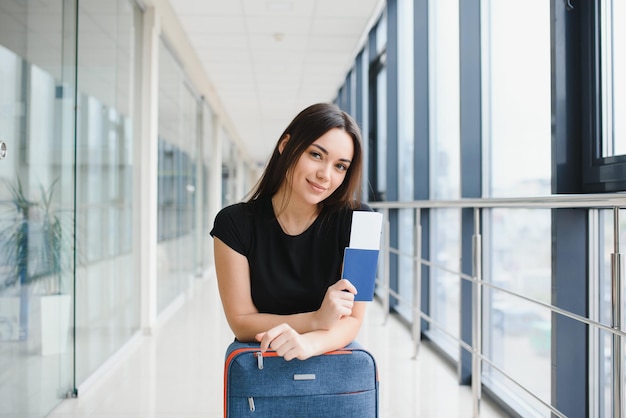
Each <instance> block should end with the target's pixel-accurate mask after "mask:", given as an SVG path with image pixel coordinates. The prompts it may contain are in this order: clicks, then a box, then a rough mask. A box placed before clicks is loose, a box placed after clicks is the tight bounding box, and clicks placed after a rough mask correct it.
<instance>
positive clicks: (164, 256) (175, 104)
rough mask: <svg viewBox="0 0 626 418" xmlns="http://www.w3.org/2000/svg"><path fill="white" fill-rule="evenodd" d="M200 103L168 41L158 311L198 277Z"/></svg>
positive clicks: (162, 96)
mask: <svg viewBox="0 0 626 418" xmlns="http://www.w3.org/2000/svg"><path fill="white" fill-rule="evenodd" d="M198 114H199V100H198V99H197V98H196V97H195V95H194V94H193V93H192V91H191V89H190V87H189V86H188V84H187V81H186V76H185V73H184V71H183V69H182V68H181V66H180V64H179V62H178V61H177V58H176V56H175V55H174V54H173V53H172V51H171V49H170V48H169V47H168V46H167V44H166V42H165V40H163V39H162V40H161V42H160V45H159V139H158V140H159V152H158V153H159V156H158V216H157V219H158V221H157V222H158V228H157V230H158V232H157V234H158V242H159V245H158V255H157V262H158V265H157V298H158V304H157V310H158V312H162V311H163V310H164V309H165V308H166V307H168V306H169V305H170V304H171V303H172V302H174V301H175V299H176V298H177V297H178V296H180V295H182V293H183V292H184V291H185V290H186V289H187V288H189V286H190V284H191V279H193V277H194V275H195V266H196V264H197V261H196V259H195V258H196V256H197V254H196V251H195V249H194V244H195V239H196V228H197V225H196V223H197V219H196V210H197V207H196V205H195V200H196V194H197V193H196V184H197V178H196V176H197V171H196V166H197V164H198V161H197V158H198V156H197V145H198V133H199V127H198V122H199V121H198Z"/></svg>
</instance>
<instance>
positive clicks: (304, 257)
mask: <svg viewBox="0 0 626 418" xmlns="http://www.w3.org/2000/svg"><path fill="white" fill-rule="evenodd" d="M362 165H363V156H362V150H361V134H360V131H359V128H358V126H357V124H356V123H355V122H354V120H353V119H352V118H351V117H350V116H349V115H348V114H346V113H345V112H343V111H341V110H340V109H339V108H338V107H336V106H335V105H332V104H327V103H319V104H315V105H312V106H310V107H308V108H306V109H304V110H303V111H302V112H300V114H298V115H297V116H296V117H295V118H294V119H293V121H292V122H291V123H290V124H289V126H288V127H287V129H286V130H285V132H283V134H282V135H281V136H280V139H279V140H278V143H277V144H276V147H275V149H274V152H273V154H272V156H271V158H270V161H269V163H268V165H267V167H266V169H265V172H264V173H263V175H262V177H261V179H260V181H259V183H258V184H257V186H256V188H255V190H254V191H253V193H252V196H251V198H250V199H249V200H248V201H247V202H244V203H238V204H235V205H232V206H228V207H226V208H224V209H222V210H221V211H220V212H219V213H218V215H217V216H216V218H215V224H214V227H213V230H212V231H211V235H212V236H213V237H214V239H215V245H214V249H215V268H216V273H217V280H218V287H219V292H220V297H221V299H222V304H223V306H224V312H225V314H226V319H227V320H228V323H229V325H230V327H231V329H232V330H233V332H234V334H235V337H236V338H237V339H238V340H240V341H259V342H260V343H261V350H262V351H265V350H267V349H268V348H270V347H271V348H272V349H273V350H275V351H276V352H277V353H278V355H280V356H283V357H284V358H285V359H286V360H291V359H294V358H298V359H300V360H304V359H306V358H309V357H311V356H315V355H319V354H322V353H325V352H328V351H330V350H334V349H337V348H341V347H344V346H346V345H347V344H348V343H350V342H351V341H352V340H354V339H355V338H356V336H357V334H358V332H359V329H360V326H361V323H362V321H363V315H364V314H365V303H364V302H355V301H354V295H355V294H356V289H355V287H354V286H353V285H352V284H351V283H350V282H349V281H348V280H345V279H344V280H340V279H341V276H340V275H341V263H342V258H343V250H344V248H345V247H346V246H348V241H349V236H350V223H351V219H352V211H353V210H371V209H370V208H369V207H367V206H366V205H362V204H361V203H360V202H359V201H358V197H359V196H360V190H361V171H362Z"/></svg>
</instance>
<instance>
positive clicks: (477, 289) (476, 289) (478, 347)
mask: <svg viewBox="0 0 626 418" xmlns="http://www.w3.org/2000/svg"><path fill="white" fill-rule="evenodd" d="M480 213H481V210H480V208H474V236H473V242H472V244H473V245H472V273H473V276H474V280H475V281H474V283H473V286H472V400H473V411H474V415H473V416H474V418H478V417H479V416H480V400H481V390H482V360H481V355H482V305H483V301H482V283H481V281H482V236H481V234H480Z"/></svg>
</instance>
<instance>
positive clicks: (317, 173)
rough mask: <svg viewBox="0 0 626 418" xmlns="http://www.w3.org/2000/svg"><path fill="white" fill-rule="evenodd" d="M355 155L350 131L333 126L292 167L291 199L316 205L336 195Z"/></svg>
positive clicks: (290, 176)
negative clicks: (335, 192) (334, 193)
mask: <svg viewBox="0 0 626 418" xmlns="http://www.w3.org/2000/svg"><path fill="white" fill-rule="evenodd" d="M353 155H354V143H353V142H352V137H351V136H350V135H348V133H347V132H346V131H344V130H342V129H339V128H333V129H331V130H329V131H328V132H326V133H325V134H324V135H322V136H321V137H319V138H318V139H316V140H315V141H313V143H312V144H311V145H309V147H308V148H307V149H306V150H305V151H304V153H302V155H301V156H300V159H299V160H298V162H297V163H296V164H295V166H293V168H292V170H290V175H288V178H289V179H290V180H291V199H297V200H299V201H300V202H301V203H306V204H311V205H316V204H318V203H320V202H321V201H323V200H324V199H326V198H327V197H328V196H330V195H331V194H333V192H334V191H335V190H337V188H338V187H339V186H340V185H341V183H342V182H343V180H344V179H345V178H346V173H347V172H348V167H350V163H351V161H352V157H353Z"/></svg>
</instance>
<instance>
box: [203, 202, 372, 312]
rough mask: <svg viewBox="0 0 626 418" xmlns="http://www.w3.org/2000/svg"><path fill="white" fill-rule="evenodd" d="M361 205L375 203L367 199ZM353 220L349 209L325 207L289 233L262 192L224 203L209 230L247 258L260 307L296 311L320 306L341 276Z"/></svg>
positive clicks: (255, 300) (366, 207) (365, 206)
mask: <svg viewBox="0 0 626 418" xmlns="http://www.w3.org/2000/svg"><path fill="white" fill-rule="evenodd" d="M359 210H369V211H371V208H369V206H367V205H365V204H363V205H362V206H361V208H360V209H359ZM351 222H352V210H351V209H348V208H345V209H340V210H338V211H335V212H332V213H330V212H329V211H328V210H327V209H324V210H322V212H321V213H320V214H319V216H318V217H317V219H316V220H315V221H314V222H313V224H312V225H311V226H310V227H309V228H308V229H307V230H306V231H304V232H303V233H302V234H300V235H296V236H291V235H288V234H286V233H285V232H283V230H282V228H281V227H280V225H279V223H278V221H277V219H276V216H275V214H274V210H273V208H272V201H271V199H270V198H259V199H256V200H252V201H249V202H245V203H237V204H234V205H231V206H228V207H225V208H224V209H222V210H221V211H220V212H219V213H218V214H217V216H216V217H215V222H214V226H213V230H212V231H211V236H213V237H217V238H219V239H220V240H221V241H223V242H224V243H225V244H226V245H228V246H229V247H230V248H232V249H233V250H235V251H237V252H238V253H240V254H242V255H244V256H246V258H247V259H248V264H249V266H250V287H251V293H252V302H253V303H254V305H255V306H256V308H257V309H258V311H259V312H262V313H273V314H293V313H301V312H312V311H315V310H317V309H318V308H319V307H320V305H321V304H322V300H324V295H325V294H326V289H328V287H329V286H330V285H332V284H334V283H335V282H337V280H339V279H340V275H341V263H342V260H343V251H344V248H345V247H346V246H348V243H349V240H350V225H351Z"/></svg>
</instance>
